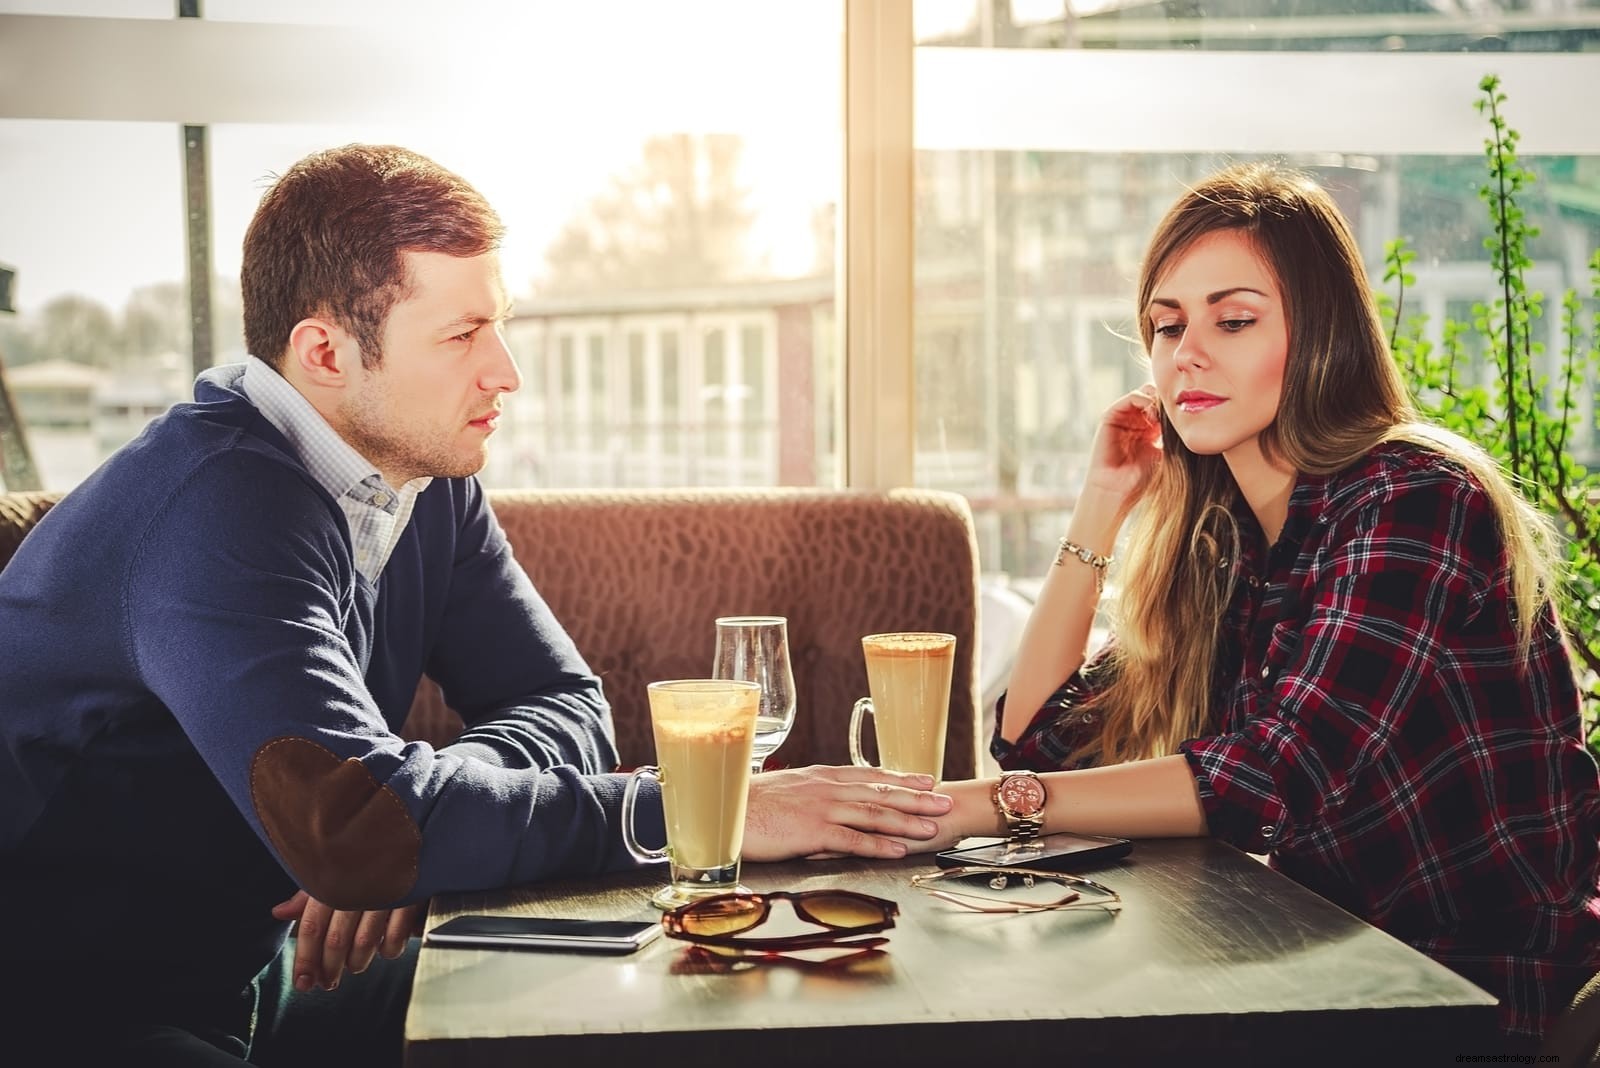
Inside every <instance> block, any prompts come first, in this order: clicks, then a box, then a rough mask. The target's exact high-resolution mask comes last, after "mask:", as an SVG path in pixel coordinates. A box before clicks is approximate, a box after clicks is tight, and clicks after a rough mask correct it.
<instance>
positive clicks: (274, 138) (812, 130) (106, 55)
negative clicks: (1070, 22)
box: [0, 0, 842, 489]
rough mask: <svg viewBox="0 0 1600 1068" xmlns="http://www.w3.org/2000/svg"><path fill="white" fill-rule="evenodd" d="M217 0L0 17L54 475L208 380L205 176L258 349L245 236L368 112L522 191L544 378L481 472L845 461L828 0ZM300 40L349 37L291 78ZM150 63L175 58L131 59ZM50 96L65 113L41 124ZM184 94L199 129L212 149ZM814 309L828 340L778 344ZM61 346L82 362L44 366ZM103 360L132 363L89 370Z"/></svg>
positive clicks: (500, 195) (22, 334)
mask: <svg viewBox="0 0 1600 1068" xmlns="http://www.w3.org/2000/svg"><path fill="white" fill-rule="evenodd" d="M200 7H201V11H202V13H203V15H204V18H203V19H201V20H194V19H187V20H183V21H184V22H185V23H186V25H184V26H182V27H181V29H182V30H183V31H185V32H182V33H178V32H175V31H176V30H177V29H178V27H177V24H176V21H175V20H174V19H173V16H174V15H175V13H176V4H175V3H174V2H172V0H161V2H158V3H153V4H151V3H146V4H145V5H144V6H143V7H139V6H137V5H129V4H125V3H122V2H121V0H79V2H77V3H75V4H73V5H71V6H70V7H63V6H62V5H60V4H50V3H45V4H32V3H28V2H26V0H0V18H5V16H8V15H9V16H15V17H12V18H9V19H7V20H6V23H5V26H4V29H3V30H0V35H4V36H7V37H9V38H10V40H11V41H12V42H13V44H12V47H14V48H16V49H17V56H18V58H20V59H23V60H27V61H29V62H30V63H31V62H37V64H38V66H37V68H33V69H31V70H29V71H28V74H27V76H26V77H25V78H24V79H23V82H24V83H25V84H27V85H28V86H29V89H28V91H27V92H26V93H23V94H19V95H18V96H17V97H16V98H15V99H13V100H11V101H9V102H8V103H7V104H6V105H3V106H4V107H9V109H10V110H9V111H0V114H3V115H9V116H16V115H18V114H19V113H23V114H26V113H28V112H30V111H31V112H32V114H33V115H37V116H39V117H38V118H34V117H9V118H0V145H3V151H0V183H3V184H0V188H4V189H5V190H6V191H7V196H6V197H5V198H4V199H3V203H0V242H3V244H0V263H3V264H6V265H9V266H11V267H14V268H15V269H16V271H17V279H18V287H17V298H16V305H17V312H16V314H15V315H10V316H5V315H0V360H3V361H4V364H5V366H6V368H7V370H8V376H7V377H8V379H10V380H13V383H14V385H17V384H20V385H22V386H26V387H27V389H28V390H29V391H31V393H30V395H29V396H27V397H24V398H22V399H21V400H19V405H18V406H19V408H23V407H24V405H27V406H29V407H39V408H42V409H43V410H45V411H46V412H47V413H48V414H47V419H48V421H49V423H50V426H49V427H48V428H47V427H45V426H44V425H42V422H41V425H38V426H30V428H29V436H30V438H31V439H33V447H34V452H35V453H36V455H37V459H38V461H39V466H40V467H41V468H42V469H43V475H44V480H45V482H46V484H47V486H48V487H49V488H53V489H64V488H67V487H69V486H71V485H73V484H74V483H76V482H77V481H78V480H79V479H80V478H82V477H83V475H84V474H86V473H87V471H88V470H89V469H90V467H92V465H93V464H94V463H95V462H98V460H99V459H100V458H102V457H103V456H104V455H106V454H108V452H109V451H110V450H111V449H114V448H115V447H116V446H117V445H118V444H120V443H121V442H122V441H125V440H126V439H127V437H128V436H130V435H131V434H132V433H134V432H136V431H137V429H138V427H139V426H141V425H142V422H143V420H144V419H145V418H147V417H148V412H149V411H150V410H152V409H153V410H157V411H159V410H163V409H164V408H165V407H166V406H167V405H169V404H171V403H172V402H173V401H175V400H178V399H181V398H182V397H184V396H186V395H187V393H188V390H189V382H190V380H191V379H192V375H193V371H194V367H193V364H192V361H191V346H190V343H189V337H190V334H189V327H190V325H191V318H190V316H191V310H190V308H189V307H188V304H187V298H188V292H189V287H188V279H189V273H190V272H191V271H192V270H193V264H194V263H195V262H201V261H199V260H196V259H194V258H193V257H194V253H195V246H194V244H193V243H191V242H190V241H188V239H187V236H186V222H188V221H190V220H189V218H186V216H189V215H191V213H194V211H195V198H196V197H197V196H198V198H199V204H200V205H201V210H200V212H199V213H198V215H195V216H194V217H195V218H198V220H199V225H200V226H201V228H202V229H201V232H200V238H199V240H200V242H201V243H203V245H204V246H205V248H204V249H203V252H204V255H205V257H206V258H208V259H209V262H210V266H211V270H212V272H213V273H214V275H215V278H214V279H213V283H212V285H211V287H210V288H211V301H210V333H211V337H212V342H211V349H212V352H213V353H214V357H213V362H231V361H236V360H239V359H242V358H243V356H244V350H243V341H242V330H241V327H240V320H239V306H238V272H239V259H240V246H241V242H242V238H243V234H244V229H245V226H246V225H247V223H248V220H249V218H250V215H251V213H252V212H253V210H254V208H255V204H256V202H257V200H258V199H259V197H260V195H261V192H262V191H263V189H264V188H265V186H266V184H267V183H268V182H269V181H270V180H271V177H272V176H273V175H275V174H277V173H280V172H281V171H283V170H284V169H285V168H287V167H288V166H289V165H290V164H292V163H293V162H294V161H295V160H296V159H298V158H300V157H301V156H303V155H305V154H307V153H308V152H311V151H314V150H317V149H320V148H325V147H328V146H332V145H338V144H344V143H348V142H352V141H369V142H394V143H399V144H404V145H407V146H408V147H412V148H415V149H417V150H418V151H421V152H423V153H425V154H427V155H429V156H431V157H433V158H434V159H436V160H438V161H439V162H440V163H442V164H444V165H445V166H447V167H450V168H451V169H453V170H455V171H457V172H458V173H460V174H461V175H463V176H464V177H466V178H467V179H468V180H469V181H471V182H473V183H474V184H475V185H477V186H478V187H479V188H480V189H481V190H482V191H483V192H484V193H485V195H486V196H487V197H488V198H489V200H490V202H491V203H493V204H494V205H495V206H496V207H497V208H498V209H499V211H500V212H501V214H502V215H503V217H504V218H505V221H506V224H507V228H508V236H507V240H506V243H505V246H504V248H503V251H502V259H503V264H504V268H505V275H506V283H507V287H508V289H509V290H510V292H511V294H512V296H513V298H514V299H515V302H516V313H517V317H516V318H515V319H514V320H513V321H512V322H511V323H510V324H509V325H508V328H507V329H508V338H509V341H510V344H511V347H512V349H513V351H514V352H516V354H517V355H518V358H519V360H520V361H521V363H522V370H523V374H524V378H525V386H524V389H523V390H522V391H521V393H520V394H519V395H517V396H516V397H515V398H513V400H512V401H511V402H510V403H509V404H508V407H507V410H508V418H507V419H506V421H505V422H504V423H503V424H502V431H501V434H500V437H499V440H497V442H496V443H495V447H494V448H493V449H492V450H491V463H490V466H489V468H487V469H486V471H485V472H484V478H485V481H486V482H488V483H489V484H491V485H518V486H540V485H552V486H571V485H594V486H607V485H772V484H779V483H787V484H804V485H837V484H838V483H839V481H840V479H841V475H840V471H841V466H840V457H841V455H842V448H841V446H840V444H839V442H838V441H837V440H836V436H835V435H834V433H833V426H834V421H833V420H832V418H831V408H832V407H833V406H835V405H836V404H837V403H838V402H839V401H838V386H837V380H838V377H839V371H838V367H837V365H836V364H832V363H830V364H829V365H827V366H824V367H821V368H818V367H817V366H816V365H815V360H816V358H817V355H818V353H824V352H825V353H831V351H832V349H831V347H827V348H814V347H813V346H812V345H810V343H809V342H810V340H811V339H810V337H809V333H810V329H809V328H810V316H812V315H813V314H814V313H816V312H817V310H818V309H819V308H821V309H827V308H830V307H831V305H832V302H833V239H832V231H831V223H832V219H833V218H834V215H835V211H836V204H837V201H838V199H839V183H840V169H841V159H840V157H841V143H842V132H841V130H842V128H841V118H840V115H841V106H840V86H841V81H842V79H841V74H840V53H841V49H840V35H841V32H842V16H841V10H840V8H839V7H838V6H837V5H830V4H816V3H812V2H810V0H766V2H763V3H761V4H759V5H751V4H746V3H741V2H737V0H692V2H684V3H675V4H660V3H654V2H651V0H596V2H594V3H584V4H568V3H545V2H537V3H523V2H521V0H461V2H459V3H453V4H451V5H448V7H447V9H441V8H440V7H439V5H437V4H433V3H427V2H424V0H384V2H376V0H314V2H312V0H206V3H205V4H203V5H201V6H200ZM51 14H56V15H71V16H82V17H70V18H48V17H42V16H46V15H51ZM90 16H103V17H90ZM133 18H137V19H139V20H141V21H139V22H133V21H126V20H130V19H133ZM162 18H165V19H166V20H168V22H167V24H166V25H163V24H161V23H160V22H159V21H157V20H160V19H162ZM119 44H120V45H122V47H120V48H119V47H118V46H119ZM3 47H4V45H0V48H3ZM123 52H126V53H127V55H123V54H122V53H123ZM44 53H55V55H54V57H53V58H54V59H55V60H57V62H45V61H44V59H43V55H44ZM291 53H292V54H298V55H304V56H318V55H320V56H326V57H328V62H326V63H318V64H317V67H316V70H317V77H314V78H312V77H307V78H297V77H294V76H292V74H291V73H289V72H287V71H286V68H285V66H284V59H283V57H284V56H285V55H288V54H291ZM30 57H33V58H31V59H30ZM129 57H134V58H129ZM129 63H134V64H141V63H149V64H152V65H156V66H160V67H162V69H163V72H164V73H163V76H162V77H161V78H160V79H152V78H144V77H133V76H132V75H134V74H136V73H137V71H136V70H133V69H130V68H129V67H128V66H126V64H129ZM258 71H272V72H274V73H273V74H272V75H271V77H268V78H258V77H257V76H256V74H255V73H254V72H258ZM58 116H59V117H61V118H67V119H71V120H73V121H46V120H47V119H54V118H56V117H58ZM133 117H139V118H141V119H150V120H153V121H132V119H133ZM107 118H109V119H114V120H119V121H103V120H105V119H107ZM84 120H88V121H84ZM183 123H189V124H193V128H194V129H198V130H200V131H201V134H202V138H203V142H204V143H203V146H202V147H201V148H200V149H199V150H198V151H197V150H196V149H195V148H194V147H193V146H186V145H185V143H184V136H183V132H184V130H185V126H184V125H182V124H183ZM191 140H192V139H191ZM157 295H159V296H160V297H162V298H164V299H165V298H170V299H165V302H164V303H159V302H158V301H157V299H156V296H157ZM158 304H159V306H158ZM158 319H159V320H160V321H159V322H157V321H156V320H158ZM800 320H803V321H804V324H805V327H806V329H805V330H804V331H803V332H804V333H805V334H806V335H808V336H806V337H805V339H804V340H805V341H806V344H805V345H803V346H802V345H790V346H787V347H784V346H780V345H779V344H778V341H779V338H780V337H782V336H786V335H785V331H786V330H789V331H790V332H791V333H793V331H792V330H791V324H792V323H793V322H796V321H800ZM69 342H70V343H69ZM59 361H65V362H67V363H68V364H71V365H73V366H70V367H67V368H65V369H64V372H63V373H64V374H65V375H66V377H63V374H58V375H55V376H54V377H51V376H49V375H42V374H41V373H40V372H39V371H38V370H37V369H36V368H31V367H30V365H32V364H36V363H44V362H52V363H54V362H59ZM80 365H81V367H82V368H86V369H88V371H89V372H91V375H92V374H97V373H98V372H102V371H104V372H108V373H109V372H111V371H115V372H116V374H117V376H119V377H118V379H117V381H116V382H115V383H112V382H111V380H110V378H109V377H104V381H105V383H106V384H105V385H104V386H102V385H101V384H99V383H100V381H101V379H94V380H93V381H89V382H88V384H87V385H86V384H85V380H84V376H83V375H77V376H76V377H72V373H75V372H76V371H77V370H79V369H80ZM790 365H792V366H790ZM819 379H820V382H821V383H822V385H821V387H820V388H821V389H822V391H823V398H822V404H821V405H820V406H819V404H818V403H817V397H816V395H815V393H814V392H813V389H814V387H815V386H816V385H817V383H818V381H819ZM796 385H798V386H799V387H800V391H799V392H794V391H793V390H792V388H791V387H795V386H796ZM69 386H70V387H71V388H72V389H73V390H75V393H74V396H76V397H78V398H79V400H80V401H81V406H83V407H85V408H87V409H89V415H88V417H87V418H88V420H89V422H88V423H87V424H86V425H77V424H74V426H73V427H72V428H70V429H69V428H64V427H63V426H62V425H61V417H60V415H59V414H58V412H59V409H60V407H61V404H60V402H59V399H58V398H55V397H54V395H53V394H51V397H52V399H50V400H49V401H48V403H47V402H46V401H45V400H39V401H38V402H35V401H34V400H32V393H37V394H39V395H40V396H41V397H42V396H44V395H45V394H47V393H49V391H52V390H59V389H63V388H67V387H69ZM786 388H791V392H788V393H785V392H784V390H785V389H786ZM819 407H820V411H819ZM22 414H23V416H24V418H25V419H26V418H27V415H28V412H27V410H23V413H22ZM780 443H787V444H782V446H781V447H780Z"/></svg>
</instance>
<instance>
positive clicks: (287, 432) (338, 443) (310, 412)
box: [239, 356, 433, 500]
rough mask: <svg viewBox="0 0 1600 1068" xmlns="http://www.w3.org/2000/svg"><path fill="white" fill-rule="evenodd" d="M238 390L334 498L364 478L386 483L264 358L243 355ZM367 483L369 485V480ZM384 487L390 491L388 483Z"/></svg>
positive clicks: (425, 480)
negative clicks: (242, 366) (243, 362)
mask: <svg viewBox="0 0 1600 1068" xmlns="http://www.w3.org/2000/svg"><path fill="white" fill-rule="evenodd" d="M239 390H240V392H242V393H243V394H244V395H245V399H246V400H248V401H249V402H250V403H251V404H253V405H255V407H256V410H257V411H259V412H260V413H261V414H262V416H263V417H264V418H265V419H266V420H267V422H269V423H271V424H272V426H273V427H274V428H275V429H276V430H277V431H278V433H280V434H282V435H283V436H284V437H285V438H287V439H288V440H289V444H290V445H291V446H293V447H294V451H295V452H296V453H297V454H298V455H299V457H300V462H301V463H303V464H305V465H306V470H307V471H308V472H310V474H311V477H312V478H314V479H316V480H317V484H318V485H320V486H321V487H322V488H323V489H325V490H327V491H328V493H329V494H331V495H332V496H333V498H334V499H335V500H338V499H339V498H341V497H343V496H344V495H345V494H346V493H348V492H349V491H350V490H351V489H352V488H354V487H356V486H358V485H360V484H361V483H362V482H368V480H373V479H375V480H376V484H384V485H386V483H384V482H383V477H382V475H381V474H380V473H379V471H378V469H377V468H376V467H374V466H373V465H372V463H371V461H369V460H367V458H366V457H364V456H362V455H361V454H360V453H359V452H357V451H356V450H355V448H354V447H352V446H351V444H350V443H349V442H347V441H345V439H344V438H342V437H340V436H339V433H338V431H336V430H334V429H333V427H332V426H330V425H329V424H328V421H327V420H326V419H324V418H323V417H322V413H320V412H318V411H317V410H316V408H314V407H313V406H312V404H311V402H310V401H309V400H307V399H306V398H305V396H304V395H303V394H302V393H301V392H300V391H299V390H298V389H296V388H294V386H292V385H290V384H289V381H288V379H286V378H284V377H283V376H282V375H280V374H279V373H278V372H277V371H275V370H274V369H273V368H272V367H270V366H268V365H267V364H266V363H265V362H264V361H262V360H260V359H258V358H257V357H255V356H246V357H245V367H244V375H243V377H241V378H240V380H239ZM432 481H433V479H432V478H429V477H422V478H414V479H412V480H411V481H410V482H407V483H406V485H405V487H404V488H406V489H412V488H413V487H414V488H415V492H417V493H420V492H422V491H423V490H424V489H427V488H428V485H429V484H430V483H431V482H432ZM371 484H374V483H372V482H369V485H371ZM389 489H390V490H391V492H395V488H394V487H393V486H390V487H389Z"/></svg>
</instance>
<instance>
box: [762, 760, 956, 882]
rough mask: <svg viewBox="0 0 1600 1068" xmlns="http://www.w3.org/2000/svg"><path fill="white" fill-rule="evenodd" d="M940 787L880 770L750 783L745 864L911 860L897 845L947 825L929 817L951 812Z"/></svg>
mask: <svg viewBox="0 0 1600 1068" xmlns="http://www.w3.org/2000/svg"><path fill="white" fill-rule="evenodd" d="M932 788H933V780H932V779H931V778H929V777H928V776H926V775H904V774H901V773H900V772H895V771H880V770H878V769H877V768H856V767H842V768H835V767H810V768H796V769H793V770H789V771H767V772H762V773H761V774H759V775H755V776H753V777H752V778H751V779H750V807H749V810H748V812H747V813H746V815H745V825H744V853H743V856H744V859H745V860H756V861H760V860H784V859H787V858H789V857H803V856H817V855H825V854H832V855H835V856H840V855H855V856H862V857H902V856H905V853H906V844H905V842H904V841H898V840H897V839H909V840H912V841H918V842H920V841H922V840H924V839H928V838H932V837H933V836H934V835H935V834H937V833H938V831H939V825H938V824H936V823H934V822H933V821H932V820H929V819H924V818H923V817H924V816H942V815H944V814H945V813H947V812H949V811H950V798H949V797H947V796H945V795H944V794H936V793H931V792H930V791H931V790H932Z"/></svg>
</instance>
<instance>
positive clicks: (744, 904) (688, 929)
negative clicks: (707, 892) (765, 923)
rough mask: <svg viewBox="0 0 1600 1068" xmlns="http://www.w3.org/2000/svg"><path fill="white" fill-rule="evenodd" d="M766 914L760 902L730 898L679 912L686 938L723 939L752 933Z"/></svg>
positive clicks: (745, 898)
mask: <svg viewBox="0 0 1600 1068" xmlns="http://www.w3.org/2000/svg"><path fill="white" fill-rule="evenodd" d="M765 914H766V910H765V909H764V908H763V906H762V904H761V901H760V900H759V899H752V898H747V897H739V896H736V895H732V894H730V895H728V896H726V897H714V898H707V899H706V900H704V901H696V902H694V903H693V904H689V905H684V906H683V907H682V908H680V909H678V910H677V917H678V923H679V925H680V926H681V927H682V929H683V931H684V933H685V934H691V935H722V934H737V933H738V932H740V931H748V930H749V929H750V928H752V927H754V926H755V925H756V924H758V923H760V922H761V920H762V918H763V916H765Z"/></svg>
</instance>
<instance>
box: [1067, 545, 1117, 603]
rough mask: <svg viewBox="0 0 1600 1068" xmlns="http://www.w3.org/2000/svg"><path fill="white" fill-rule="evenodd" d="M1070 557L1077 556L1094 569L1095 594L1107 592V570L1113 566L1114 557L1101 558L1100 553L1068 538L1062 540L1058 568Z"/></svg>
mask: <svg viewBox="0 0 1600 1068" xmlns="http://www.w3.org/2000/svg"><path fill="white" fill-rule="evenodd" d="M1068 556H1075V557H1077V558H1078V559H1079V560H1082V561H1083V562H1084V563H1086V564H1088V565H1089V566H1090V567H1092V568H1094V592H1095V593H1104V592H1105V591H1106V568H1107V567H1109V566H1111V560H1112V557H1110V556H1101V555H1100V554H1099V553H1096V552H1093V551H1091V550H1089V549H1085V548H1084V547H1083V546H1081V545H1079V544H1078V543H1077V542H1074V541H1071V540H1070V539H1068V538H1062V539H1061V547H1060V548H1059V549H1057V550H1056V566H1057V567H1060V566H1061V565H1062V564H1063V563H1064V562H1066V559H1067V557H1068Z"/></svg>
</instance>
